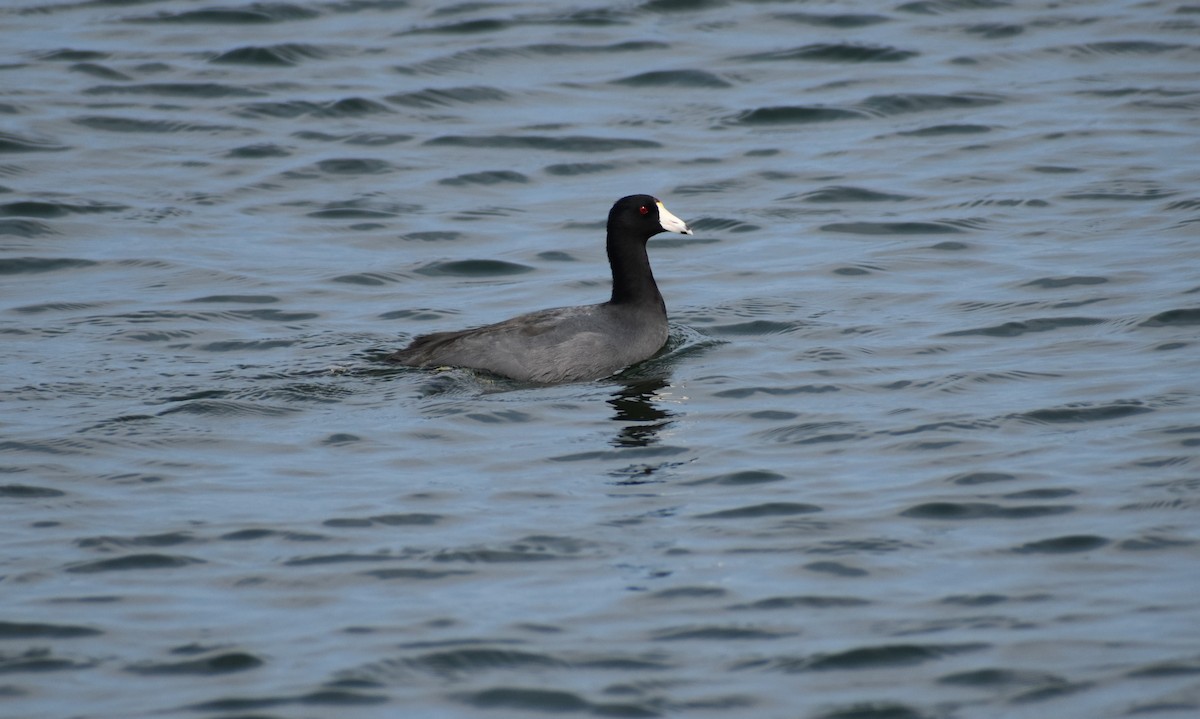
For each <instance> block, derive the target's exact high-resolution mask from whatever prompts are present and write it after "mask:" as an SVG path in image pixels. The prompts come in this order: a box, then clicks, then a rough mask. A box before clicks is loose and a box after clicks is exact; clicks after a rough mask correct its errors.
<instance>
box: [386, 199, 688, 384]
mask: <svg viewBox="0 0 1200 719" xmlns="http://www.w3.org/2000/svg"><path fill="white" fill-rule="evenodd" d="M663 231H668V232H679V233H681V234H685V235H690V234H692V230H691V229H690V228H689V227H688V226H687V223H685V222H684V221H683V220H681V219H679V218H678V217H676V216H675V215H672V214H671V213H670V212H667V208H665V207H663V204H662V202H660V201H659V200H658V199H656V198H654V197H651V196H650V195H630V196H629V197H623V198H621V199H620V200H617V202H616V204H614V205H613V207H612V210H610V211H609V213H608V263H609V265H611V267H612V278H613V288H612V299H610V300H609V301H608V302H603V303H600V304H598V305H581V306H579V307H558V308H555V309H549V310H541V311H540V312H530V313H529V314H524V315H519V316H517V317H513V318H512V319H509V320H505V321H504V322H498V323H496V324H494V325H486V326H484V327H476V328H474V329H469V330H462V331H459V332H438V333H435V334H430V335H423V336H421V337H418V338H416V339H415V340H413V342H412V344H410V345H409V346H408V347H405V348H404V349H402V350H399V351H398V352H395V353H393V354H391V355H389V356H388V357H387V359H388V360H390V361H392V362H398V363H400V364H405V365H411V366H413V367H442V366H453V367H469V368H471V369H479V370H486V371H488V372H492V373H494V374H498V375H503V376H505V377H511V378H513V379H516V380H521V381H525V382H540V383H553V382H579V381H586V380H593V379H599V378H601V377H607V376H608V375H611V374H613V373H614V372H617V371H618V370H620V369H621V368H623V367H627V366H629V365H631V364H633V363H635V362H641V361H642V360H644V359H647V358H648V357H650V356H652V355H653V354H654V353H655V352H657V351H658V350H659V349H661V348H662V346H663V345H664V344H665V343H666V341H667V307H666V305H665V304H663V299H662V295H661V294H659V292H658V285H657V284H655V283H654V274H653V273H652V272H651V271H650V258H649V257H647V255H646V241H647V240H649V239H650V238H651V237H652V236H653V235H657V234H658V233H660V232H663Z"/></svg>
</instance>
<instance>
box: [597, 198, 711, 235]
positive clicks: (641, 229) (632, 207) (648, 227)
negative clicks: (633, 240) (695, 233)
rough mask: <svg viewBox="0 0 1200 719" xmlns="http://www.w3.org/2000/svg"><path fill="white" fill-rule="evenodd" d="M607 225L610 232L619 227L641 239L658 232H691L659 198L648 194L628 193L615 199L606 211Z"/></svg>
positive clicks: (688, 233)
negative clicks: (614, 202) (626, 195)
mask: <svg viewBox="0 0 1200 719" xmlns="http://www.w3.org/2000/svg"><path fill="white" fill-rule="evenodd" d="M608 227H609V231H610V232H611V231H612V230H614V229H617V228H620V229H621V230H622V232H623V233H631V234H633V235H635V236H637V237H639V238H641V239H643V240H646V239H649V238H650V237H653V236H654V235H657V234H658V233H660V232H678V233H680V234H684V235H690V234H692V230H691V228H689V227H688V226H687V223H686V222H684V221H683V220H681V219H679V218H678V217H676V216H675V215H672V214H671V213H670V212H668V211H667V208H666V207H663V203H662V201H661V200H659V199H658V198H656V197H652V196H650V195H630V196H628V197H622V198H621V199H619V200H617V202H616V204H614V205H613V206H612V209H611V210H610V211H609V213H608Z"/></svg>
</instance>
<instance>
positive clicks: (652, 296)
mask: <svg viewBox="0 0 1200 719" xmlns="http://www.w3.org/2000/svg"><path fill="white" fill-rule="evenodd" d="M622 230H625V228H622V227H620V226H614V224H613V223H611V222H610V223H609V225H608V263H609V264H610V265H611V266H612V277H613V288H612V299H611V300H609V304H613V305H649V306H657V307H658V308H659V309H661V310H662V311H663V312H664V313H665V312H666V311H667V310H666V305H664V304H663V298H662V295H661V294H659V291H658V285H657V284H655V282H654V273H653V272H651V271H650V257H649V256H648V255H647V254H646V240H644V239H640V238H639V239H633V238H630V237H628V236H627V235H623V234H622ZM625 232H626V233H628V230H625Z"/></svg>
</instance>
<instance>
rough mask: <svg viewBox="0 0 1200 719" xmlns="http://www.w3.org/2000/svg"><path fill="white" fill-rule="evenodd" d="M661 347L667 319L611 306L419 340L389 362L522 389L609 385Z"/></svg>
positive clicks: (659, 312)
mask: <svg viewBox="0 0 1200 719" xmlns="http://www.w3.org/2000/svg"><path fill="white" fill-rule="evenodd" d="M666 342H667V311H666V308H665V307H663V306H662V305H659V306H658V307H639V306H626V305H612V304H609V303H607V302H605V303H603V304H598V305H584V306H581V307H559V308H555V309H549V310H541V311H539V312H530V313H529V314H525V315H520V316H517V317H513V318H512V319H509V320H505V321H504V322H497V323H496V324H493V325H486V326H484V327H476V328H474V329H469V330H462V331H459V332H438V333H436V334H431V335H424V336H422V337H418V338H417V339H416V340H415V341H414V342H413V343H412V344H411V345H409V346H408V347H406V348H404V349H402V350H400V351H399V352H396V353H395V354H393V355H392V356H391V357H389V359H391V360H392V361H394V362H400V363H402V364H406V365H412V366H414V367H441V366H453V367H468V368H471V369H478V370H486V371H488V372H493V373H495V374H498V375H503V376H505V377H511V378H512V379H516V380H521V381H524V382H539V383H546V384H550V383H556V382H581V381H587V380H593V379H600V378H602V377H607V376H609V375H611V374H613V373H615V372H618V371H620V370H621V369H622V368H624V367H628V366H629V365H631V364H635V363H637V362H641V361H642V360H644V359H647V358H649V357H652V356H653V355H654V354H655V353H656V352H658V351H659V350H660V349H662V346H663V345H664V344H666Z"/></svg>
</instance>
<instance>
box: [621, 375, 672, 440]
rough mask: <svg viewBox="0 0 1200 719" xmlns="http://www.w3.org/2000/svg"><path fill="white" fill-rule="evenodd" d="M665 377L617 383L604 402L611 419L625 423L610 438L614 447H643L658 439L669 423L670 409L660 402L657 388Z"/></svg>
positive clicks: (662, 383)
mask: <svg viewBox="0 0 1200 719" xmlns="http://www.w3.org/2000/svg"><path fill="white" fill-rule="evenodd" d="M666 386H667V380H665V379H650V380H641V381H639V382H630V383H628V384H624V385H621V387H620V389H619V390H618V391H617V393H616V394H615V395H613V397H612V399H610V400H608V404H609V405H611V406H612V408H613V410H614V412H613V420H614V421H616V422H624V423H626V424H625V426H624V427H622V428H621V430H620V431H619V432H618V433H617V435H616V436H615V437H613V439H612V440H611V442H610V444H612V445H613V446H614V447H646V446H649V445H651V444H655V443H656V442H658V441H659V433H661V432H662V431H663V430H664V429H666V428H667V427H669V426H670V425H671V422H670V419H671V417H673V416H674V413H673V412H671V411H670V410H668V409H666V408H665V407H663V406H661V399H660V398H659V396H658V391H659V390H661V389H662V388H664V387H666Z"/></svg>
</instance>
